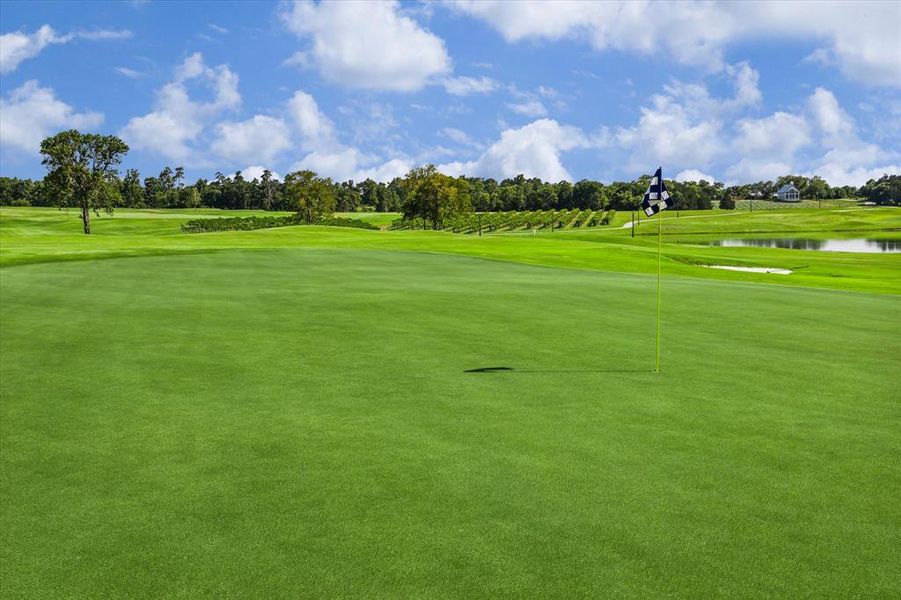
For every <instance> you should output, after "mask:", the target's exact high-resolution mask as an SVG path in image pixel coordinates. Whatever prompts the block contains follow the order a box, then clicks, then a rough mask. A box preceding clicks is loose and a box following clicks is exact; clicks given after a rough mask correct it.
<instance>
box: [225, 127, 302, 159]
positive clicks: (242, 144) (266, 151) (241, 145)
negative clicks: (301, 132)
mask: <svg viewBox="0 0 901 600" xmlns="http://www.w3.org/2000/svg"><path fill="white" fill-rule="evenodd" d="M290 147H291V137H290V132H289V130H288V127H287V125H285V123H284V121H282V120H281V119H275V118H273V117H267V116H265V115H256V116H254V117H251V118H250V119H247V120H246V121H240V122H237V123H236V122H231V121H225V122H223V123H219V124H218V125H216V137H215V139H214V140H213V143H212V150H213V152H215V153H216V154H218V155H219V156H222V157H224V158H226V159H229V160H232V161H234V162H242V161H243V162H246V161H250V160H254V159H257V160H262V161H263V162H270V161H272V160H273V159H274V158H275V156H276V155H277V154H278V153H279V152H281V151H283V150H285V149H287V148H290Z"/></svg>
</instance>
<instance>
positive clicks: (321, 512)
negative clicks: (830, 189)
mask: <svg viewBox="0 0 901 600" xmlns="http://www.w3.org/2000/svg"><path fill="white" fill-rule="evenodd" d="M894 214H895V213H893V212H891V211H875V212H873V213H867V214H864V215H852V217H853V219H860V220H861V221H862V222H864V221H866V224H868V226H872V223H871V222H869V221H867V219H873V220H874V221H873V222H875V221H877V220H881V219H883V218H884V219H887V222H888V223H894V222H895V221H893V220H892V219H896V218H897V217H895V216H894ZM870 215H872V216H870ZM56 218H57V215H56V214H55V213H50V214H49V215H44V214H43V213H41V212H40V211H21V212H20V211H7V210H6V209H4V210H3V211H2V212H0V219H2V220H0V262H2V264H3V265H6V266H4V267H3V268H2V269H0V374H2V377H0V573H2V576H0V595H2V596H4V597H21V596H26V597H61V596H62V597H82V596H91V597H110V596H112V597H135V596H141V597H159V596H165V597H196V596H203V595H216V596H225V597H259V596H271V597H298V596H310V597H321V596H351V597H461V596H479V597H481V596H529V597H544V596H556V597H572V596H618V597H635V596H641V597H661V596H678V597H686V598H698V597H711V596H718V597H747V598H760V597H793V596H812V597H824V596H830V597H847V596H865V597H894V596H898V595H899V594H901V577H899V575H898V570H897V568H896V567H897V565H898V564H899V563H901V544H899V541H901V509H899V508H898V502H897V498H898V496H899V495H901V452H899V446H898V430H899V421H901V405H899V403H898V375H897V374H898V372H901V371H899V369H901V325H899V323H901V297H899V295H897V294H898V287H899V284H898V281H897V280H898V275H899V258H901V257H899V256H898V255H894V256H887V255H886V256H878V255H870V256H866V257H864V256H859V257H858V256H856V255H855V256H849V255H845V254H840V255H833V254H828V253H822V254H821V255H816V256H814V255H815V254H816V253H813V252H801V253H799V254H797V255H796V254H792V255H787V254H786V253H789V252H795V251H789V250H781V251H780V250H769V249H757V248H700V247H693V246H690V245H689V246H685V245H682V246H680V245H678V244H671V245H667V247H666V253H667V254H666V256H667V263H666V267H665V268H666V269H667V271H666V273H667V276H666V278H665V280H664V296H663V298H664V308H665V312H664V316H663V347H664V355H663V369H664V370H663V373H660V374H655V373H652V372H651V368H652V366H653V307H654V289H655V288H654V285H655V279H654V277H653V276H651V275H648V274H646V273H649V272H650V270H649V269H651V268H652V266H655V265H656V263H655V258H656V254H655V251H656V249H655V246H654V245H653V244H654V239H653V238H652V237H649V236H639V237H638V238H637V239H636V240H635V241H633V240H632V239H631V238H629V237H628V231H627V230H622V231H619V232H617V231H614V230H610V231H608V232H605V233H597V234H594V233H589V234H586V237H584V238H582V237H579V236H580V235H581V232H573V233H564V232H558V233H547V234H539V235H537V236H534V237H532V236H523V235H506V236H484V237H482V238H478V237H477V236H463V235H453V234H443V233H433V232H371V231H357V230H353V231H349V230H338V229H331V228H307V227H297V228H284V229H280V230H269V231H265V232H227V233H223V234H199V235H181V234H178V233H176V231H177V228H178V225H179V223H180V221H179V219H178V218H175V217H170V218H155V217H154V218H142V217H141V216H140V213H138V215H136V216H135V217H134V218H125V216H124V215H120V216H119V217H116V218H112V219H110V218H107V219H98V222H97V225H96V231H97V234H96V235H92V236H91V237H90V238H86V237H85V236H79V235H77V221H75V222H69V221H71V220H72V217H71V215H70V216H69V217H65V219H69V221H59V222H57V221H55V219H56ZM184 218H185V219H189V218H195V215H193V214H191V215H187V214H186V215H185V217H184ZM718 218H721V219H722V221H726V220H727V219H729V218H731V217H703V218H702V217H698V218H696V219H694V221H696V222H697V224H696V225H690V224H689V225H684V224H682V222H685V221H689V223H691V220H689V219H686V215H685V214H684V213H683V216H682V217H681V218H680V224H679V226H680V227H684V228H690V227H696V228H697V229H696V231H701V227H702V225H701V223H702V221H704V220H705V219H706V220H707V224H706V225H704V227H707V228H713V227H720V226H722V227H726V226H727V225H725V224H720V225H717V223H720V222H719V221H717V219H718ZM824 218H825V217H824ZM853 219H848V220H849V221H850V220H853ZM669 225H670V223H667V226H669ZM749 226H750V225H749ZM754 226H755V227H756V225H754ZM780 226H782V225H780ZM792 226H794V227H795V229H796V230H798V229H803V225H801V224H798V223H795V222H793V225H792ZM819 226H820V224H819V223H814V224H813V225H812V226H811V227H812V228H815V227H819ZM883 226H884V227H886V228H890V227H891V225H888V226H886V225H885V223H883ZM72 229H74V232H72V231H71V230H72ZM687 235H693V234H691V233H687ZM194 240H198V241H194ZM745 250H749V251H751V252H748V253H742V251H745ZM705 253H710V254H705ZM154 254H159V255H154ZM117 255H118V256H122V255H125V256H126V257H121V258H115V257H116V256H117ZM466 255H469V256H466ZM480 255H484V256H485V257H488V258H492V259H494V260H483V259H481V258H479V256H480ZM824 255H825V256H824ZM92 257H98V258H107V259H108V260H89V259H90V258H92ZM705 257H709V258H714V259H717V260H720V259H723V258H730V257H732V258H734V259H735V260H747V261H749V262H754V261H757V260H764V259H766V260H772V259H774V258H781V257H785V258H786V259H789V258H790V259H791V260H810V261H815V262H813V263H812V265H814V266H815V268H816V269H820V270H821V271H823V272H825V271H827V270H828V269H832V270H833V271H834V272H835V273H836V274H839V275H841V276H840V277H835V278H833V279H837V280H842V282H844V283H843V284H844V285H845V286H846V288H847V289H851V290H856V291H842V290H839V289H823V286H825V285H826V284H827V283H828V278H827V277H826V276H825V275H822V274H815V275H808V276H807V277H808V279H806V280H805V279H801V277H802V275H801V273H802V271H803V270H802V271H799V272H798V275H799V277H798V278H796V277H795V275H792V276H788V277H785V278H780V279H779V280H778V284H771V285H763V284H760V283H755V282H753V281H748V280H745V281H741V280H737V279H733V278H731V276H732V275H737V276H744V274H739V273H736V274H732V273H725V274H717V275H711V276H709V277H708V276H707V274H706V273H707V272H708V271H711V270H709V269H701V268H698V267H695V266H693V265H692V264H690V262H687V261H690V260H705V259H706V258H705ZM72 259H78V260H72ZM858 259H859V260H858ZM527 263H532V264H527ZM773 266H778V265H773ZM814 266H812V267H811V268H814ZM559 267H580V268H559ZM583 267H584V268H583ZM614 271H620V272H614ZM627 271H631V272H627ZM696 271H699V272H703V273H696ZM683 275H687V276H683ZM700 277H708V278H706V279H702V278H700ZM758 277H759V280H760V281H773V280H772V278H766V277H760V276H758ZM809 286H819V288H820V289H818V288H817V287H809ZM832 287H838V285H833V286H832ZM867 289H874V290H876V291H879V292H882V293H879V294H875V293H863V291H864V290H867ZM485 367H508V368H510V369H512V370H508V371H498V372H483V373H471V372H470V373H467V372H466V371H468V370H472V369H479V368H485Z"/></svg>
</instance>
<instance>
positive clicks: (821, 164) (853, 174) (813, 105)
mask: <svg viewBox="0 0 901 600" xmlns="http://www.w3.org/2000/svg"><path fill="white" fill-rule="evenodd" d="M807 108H808V110H809V111H810V113H811V115H812V120H813V121H814V123H815V124H816V126H817V130H818V131H819V133H820V135H821V147H822V148H823V149H825V150H826V152H825V153H824V154H823V155H822V156H821V157H820V158H819V159H818V160H817V161H816V162H815V167H814V172H815V173H816V174H818V175H820V176H822V177H823V178H824V179H825V180H826V181H828V182H829V183H830V184H831V185H856V186H860V185H863V184H864V183H866V181H867V180H868V179H872V178H873V177H881V176H882V175H883V174H884V173H888V174H899V173H901V153H899V152H898V151H897V150H891V149H889V148H883V147H881V146H877V145H876V144H871V143H867V142H865V141H863V140H861V139H860V136H859V133H858V131H857V126H856V124H855V123H854V120H853V119H852V118H851V116H850V115H848V113H847V112H845V111H844V109H842V107H841V106H840V105H839V103H838V99H837V98H836V97H835V95H834V94H833V93H832V92H830V91H829V90H827V89H825V88H821V87H820V88H817V89H816V90H814V92H813V94H811V96H810V98H808V100H807Z"/></svg>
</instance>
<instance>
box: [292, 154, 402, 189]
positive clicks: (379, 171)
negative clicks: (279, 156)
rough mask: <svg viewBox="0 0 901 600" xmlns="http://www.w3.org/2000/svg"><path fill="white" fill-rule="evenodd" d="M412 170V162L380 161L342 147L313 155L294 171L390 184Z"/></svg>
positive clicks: (297, 165)
mask: <svg viewBox="0 0 901 600" xmlns="http://www.w3.org/2000/svg"><path fill="white" fill-rule="evenodd" d="M411 167H412V165H411V164H410V163H409V161H407V160H405V159H402V158H394V159H391V160H388V161H381V162H380V161H379V160H378V158H376V157H374V156H371V155H367V154H364V153H362V152H361V151H360V150H359V149H357V148H354V147H352V146H343V147H340V148H338V149H336V150H333V151H315V152H311V153H310V154H308V155H306V156H305V157H304V158H303V159H302V160H301V161H300V162H298V163H296V164H295V165H294V166H292V167H291V170H292V171H295V170H298V169H309V170H311V171H315V172H316V173H318V174H319V175H323V176H326V177H331V178H332V179H334V180H335V181H346V180H348V179H353V180H355V181H362V180H364V179H373V180H375V181H390V180H391V179H394V178H395V177H402V176H403V175H404V174H405V173H406V172H407V171H409V170H410V168H411Z"/></svg>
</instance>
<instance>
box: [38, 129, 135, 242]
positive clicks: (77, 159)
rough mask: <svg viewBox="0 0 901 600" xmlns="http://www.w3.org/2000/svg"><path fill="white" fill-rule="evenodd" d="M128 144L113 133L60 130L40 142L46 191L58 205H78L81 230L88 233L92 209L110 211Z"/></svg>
mask: <svg viewBox="0 0 901 600" xmlns="http://www.w3.org/2000/svg"><path fill="white" fill-rule="evenodd" d="M127 152H128V145H127V144H126V143H125V142H123V141H122V140H120V139H119V138H117V137H116V136H113V135H97V134H94V133H81V132H79V131H76V130H75V129H70V130H69V131H62V132H60V133H57V134H56V135H54V136H52V137H49V138H47V139H45V140H44V141H43V142H41V154H42V155H43V156H44V159H43V160H42V161H41V164H43V165H44V166H46V167H47V170H48V174H47V177H46V178H45V180H44V181H45V183H46V184H47V185H48V193H49V194H50V195H51V197H52V198H53V200H54V202H55V203H56V204H58V205H60V206H77V207H78V208H80V209H81V220H82V223H83V224H84V232H85V233H86V234H88V233H91V211H94V212H95V213H96V214H100V209H104V210H106V211H107V212H108V213H110V214H112V212H113V207H114V206H115V204H116V201H117V200H119V199H120V198H121V196H120V194H119V186H118V172H117V169H116V167H117V166H118V165H119V163H120V162H122V157H123V156H124V155H125V153H127Z"/></svg>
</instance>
